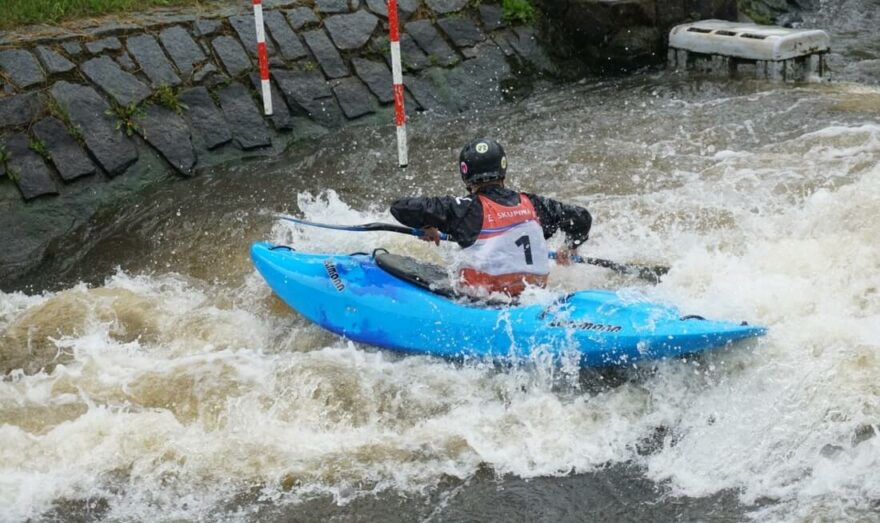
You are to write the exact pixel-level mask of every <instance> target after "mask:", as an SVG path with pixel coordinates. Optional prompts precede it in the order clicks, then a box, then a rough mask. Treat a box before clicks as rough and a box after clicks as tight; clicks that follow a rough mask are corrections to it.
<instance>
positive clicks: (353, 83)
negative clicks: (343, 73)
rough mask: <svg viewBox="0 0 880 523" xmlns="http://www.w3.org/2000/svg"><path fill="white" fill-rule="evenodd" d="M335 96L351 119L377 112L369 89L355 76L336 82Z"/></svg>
mask: <svg viewBox="0 0 880 523" xmlns="http://www.w3.org/2000/svg"><path fill="white" fill-rule="evenodd" d="M333 94H335V95H336V100H338V101H339V106H340V107H342V112H343V113H345V116H346V117H347V118H349V119H352V118H357V117H358V116H363V115H365V114H370V113H374V112H376V101H375V99H374V98H373V95H371V94H370V91H368V90H367V87H366V86H365V85H364V84H363V82H361V81H360V80H358V79H357V78H356V77H354V76H350V77H348V78H343V79H341V80H336V82H335V85H334V86H333Z"/></svg>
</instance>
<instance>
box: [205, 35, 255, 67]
mask: <svg viewBox="0 0 880 523" xmlns="http://www.w3.org/2000/svg"><path fill="white" fill-rule="evenodd" d="M211 46H212V47H213V48H214V52H215V53H216V54H217V57H218V58H219V59H220V61H221V62H222V63H223V67H224V68H225V69H226V72H227V73H229V76H232V77H237V76H239V75H241V74H244V73H246V72H247V71H250V69H251V67H253V64H252V63H251V60H250V58H248V55H247V52H245V50H244V48H243V47H242V46H241V44H240V43H238V40H236V39H235V38H233V37H231V36H218V37H217V38H215V39H214V40H213V41H212V42H211Z"/></svg>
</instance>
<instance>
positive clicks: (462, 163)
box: [459, 162, 468, 174]
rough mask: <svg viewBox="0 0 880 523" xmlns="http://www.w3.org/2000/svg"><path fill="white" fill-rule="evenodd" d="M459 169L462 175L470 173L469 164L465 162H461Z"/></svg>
mask: <svg viewBox="0 0 880 523" xmlns="http://www.w3.org/2000/svg"><path fill="white" fill-rule="evenodd" d="M459 169H460V170H461V174H467V173H468V167H467V164H466V163H464V162H461V166H460V167H459Z"/></svg>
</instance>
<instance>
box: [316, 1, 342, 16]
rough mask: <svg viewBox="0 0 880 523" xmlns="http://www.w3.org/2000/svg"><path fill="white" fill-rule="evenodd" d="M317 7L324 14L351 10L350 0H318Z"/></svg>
mask: <svg viewBox="0 0 880 523" xmlns="http://www.w3.org/2000/svg"><path fill="white" fill-rule="evenodd" d="M315 7H316V8H317V9H318V12H319V13H324V14H332V13H347V12H349V4H348V0H317V1H316V2H315Z"/></svg>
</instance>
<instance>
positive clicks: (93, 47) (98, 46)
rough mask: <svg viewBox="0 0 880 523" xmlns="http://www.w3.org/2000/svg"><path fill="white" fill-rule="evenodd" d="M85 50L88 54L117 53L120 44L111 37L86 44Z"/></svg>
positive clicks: (117, 39)
mask: <svg viewBox="0 0 880 523" xmlns="http://www.w3.org/2000/svg"><path fill="white" fill-rule="evenodd" d="M86 49H87V50H88V51H89V53H90V54H100V53H103V52H104V51H119V50H121V49H122V42H120V41H119V38H116V37H115V36H111V37H109V38H102V39H100V40H95V41H93V42H86Z"/></svg>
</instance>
